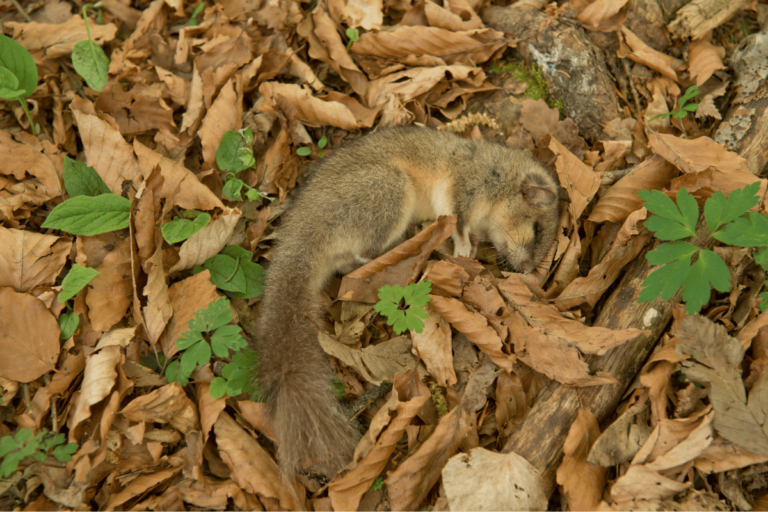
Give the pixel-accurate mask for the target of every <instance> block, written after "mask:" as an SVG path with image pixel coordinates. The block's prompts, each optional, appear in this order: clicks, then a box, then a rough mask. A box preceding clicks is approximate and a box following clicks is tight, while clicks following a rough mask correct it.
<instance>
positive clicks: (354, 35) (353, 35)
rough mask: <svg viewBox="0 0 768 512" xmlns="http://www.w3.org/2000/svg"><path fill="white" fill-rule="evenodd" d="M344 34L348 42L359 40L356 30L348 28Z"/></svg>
mask: <svg viewBox="0 0 768 512" xmlns="http://www.w3.org/2000/svg"><path fill="white" fill-rule="evenodd" d="M346 34H347V37H348V38H349V40H350V41H353V42H354V41H357V40H359V39H360V33H359V32H358V31H357V29H356V28H348V29H347V32H346Z"/></svg>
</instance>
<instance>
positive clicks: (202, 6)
mask: <svg viewBox="0 0 768 512" xmlns="http://www.w3.org/2000/svg"><path fill="white" fill-rule="evenodd" d="M204 9H205V2H200V3H199V4H197V5H196V6H195V9H194V10H193V11H192V16H190V18H189V21H188V22H187V26H189V27H196V26H197V17H198V16H200V14H202V12H203V10H204Z"/></svg>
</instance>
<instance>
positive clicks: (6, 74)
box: [0, 67, 24, 100]
mask: <svg viewBox="0 0 768 512" xmlns="http://www.w3.org/2000/svg"><path fill="white" fill-rule="evenodd" d="M22 94H24V91H23V90H21V89H20V88H19V79H18V78H16V75H14V74H13V72H12V71H11V70H10V69H7V68H3V67H0V98H3V99H4V100H15V99H18V98H20V97H21V95H22Z"/></svg>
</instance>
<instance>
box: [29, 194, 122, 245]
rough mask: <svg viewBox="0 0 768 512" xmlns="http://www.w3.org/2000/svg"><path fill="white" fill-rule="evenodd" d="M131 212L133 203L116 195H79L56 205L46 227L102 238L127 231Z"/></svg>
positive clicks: (46, 222) (45, 224)
mask: <svg viewBox="0 0 768 512" xmlns="http://www.w3.org/2000/svg"><path fill="white" fill-rule="evenodd" d="M130 211H131V202H130V201H129V200H128V199H126V198H124V197H122V196H118V195H116V194H102V195H100V196H96V197H91V196H77V197H72V198H70V199H67V200H66V201H64V202H63V203H61V204H59V205H58V206H56V208H54V209H53V211H52V212H51V213H50V214H49V215H48V218H47V219H45V222H44V223H43V226H42V227H44V228H48V229H59V230H61V231H66V232H67V233H71V234H73V235H82V236H92V235H100V234H102V233H108V232H110V231H117V230H118V229H125V228H127V227H128V221H129V218H130Z"/></svg>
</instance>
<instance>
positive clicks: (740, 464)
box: [694, 435, 768, 474]
mask: <svg viewBox="0 0 768 512" xmlns="http://www.w3.org/2000/svg"><path fill="white" fill-rule="evenodd" d="M766 462H768V456H760V455H755V454H754V453H750V452H748V451H747V450H745V449H744V448H742V447H741V446H739V445H737V444H733V443H731V442H730V441H728V440H727V439H725V438H724V437H722V436H719V435H718V436H715V439H714V440H713V441H712V443H710V445H709V446H707V448H706V449H705V450H704V451H703V452H702V453H700V454H699V455H698V457H696V460H695V461H694V467H695V468H696V469H698V470H699V471H702V472H704V473H706V474H710V473H722V472H723V471H730V470H733V469H739V468H744V467H747V466H751V465H753V464H764V463H766Z"/></svg>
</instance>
